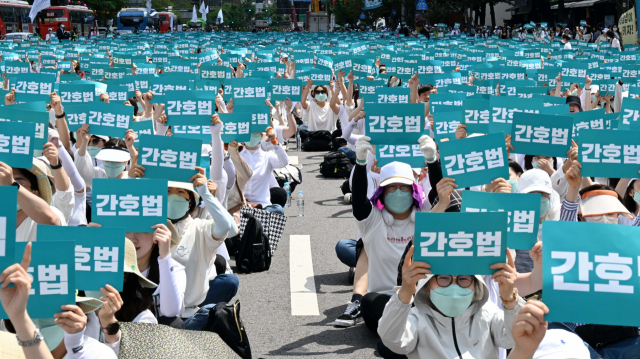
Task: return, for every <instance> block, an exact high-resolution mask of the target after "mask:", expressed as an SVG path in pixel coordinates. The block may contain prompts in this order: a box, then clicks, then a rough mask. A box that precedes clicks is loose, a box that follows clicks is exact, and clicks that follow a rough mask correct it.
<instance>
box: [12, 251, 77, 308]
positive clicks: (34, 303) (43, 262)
mask: <svg viewBox="0 0 640 359" xmlns="http://www.w3.org/2000/svg"><path fill="white" fill-rule="evenodd" d="M74 243H75V242H73V241H57V242H33V243H32V244H31V245H32V247H31V263H29V269H28V270H27V271H28V272H29V274H30V276H31V277H32V278H33V282H31V292H30V293H29V302H28V303H27V312H28V313H29V316H30V317H31V318H32V319H41V318H47V319H51V318H53V315H54V314H55V313H58V312H60V311H61V309H60V307H61V306H63V305H65V304H76V295H75V289H76V286H75V269H74V266H75V264H74V263H75V261H74V258H73V257H74V250H73V249H74V247H75V245H74ZM26 245H27V243H25V242H22V243H16V246H15V253H14V255H15V256H14V263H20V262H22V256H23V254H24V248H25V247H26ZM0 319H9V317H8V316H7V313H5V311H4V310H3V309H2V307H1V306H0Z"/></svg>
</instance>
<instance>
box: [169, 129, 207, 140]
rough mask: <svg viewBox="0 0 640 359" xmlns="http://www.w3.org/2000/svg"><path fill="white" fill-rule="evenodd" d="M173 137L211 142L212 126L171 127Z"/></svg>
mask: <svg viewBox="0 0 640 359" xmlns="http://www.w3.org/2000/svg"><path fill="white" fill-rule="evenodd" d="M171 133H173V137H181V138H193V139H197V140H201V141H202V142H203V143H207V142H211V126H210V125H206V126H197V125H189V126H171Z"/></svg>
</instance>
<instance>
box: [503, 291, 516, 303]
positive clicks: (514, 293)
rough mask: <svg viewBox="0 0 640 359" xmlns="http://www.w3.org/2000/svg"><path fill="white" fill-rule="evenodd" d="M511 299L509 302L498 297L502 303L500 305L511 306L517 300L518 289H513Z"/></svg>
mask: <svg viewBox="0 0 640 359" xmlns="http://www.w3.org/2000/svg"><path fill="white" fill-rule="evenodd" d="M512 295H513V298H512V299H510V300H504V299H503V298H502V297H500V300H501V301H502V304H511V303H513V302H514V301H515V300H516V299H518V289H516V288H513V294H512Z"/></svg>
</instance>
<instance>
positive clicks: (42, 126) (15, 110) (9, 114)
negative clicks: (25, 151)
mask: <svg viewBox="0 0 640 359" xmlns="http://www.w3.org/2000/svg"><path fill="white" fill-rule="evenodd" d="M42 105H44V103H43V102H27V103H21V104H17V105H11V106H4V107H0V122H1V121H10V122H31V123H35V124H36V132H35V133H34V135H33V155H34V156H35V157H39V156H41V155H42V148H43V147H42V146H43V145H44V144H45V143H46V142H47V141H48V140H49V113H47V112H45V111H42V108H43V107H42ZM35 108H38V109H37V110H34V111H31V110H29V109H35Z"/></svg>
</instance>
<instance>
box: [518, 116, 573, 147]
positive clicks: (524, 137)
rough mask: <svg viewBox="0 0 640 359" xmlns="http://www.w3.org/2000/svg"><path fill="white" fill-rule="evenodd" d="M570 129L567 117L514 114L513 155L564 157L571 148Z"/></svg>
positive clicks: (571, 122) (570, 119)
mask: <svg viewBox="0 0 640 359" xmlns="http://www.w3.org/2000/svg"><path fill="white" fill-rule="evenodd" d="M572 127H573V119H572V118H571V117H569V116H553V115H539V114H532V113H515V114H514V115H513V130H512V132H511V144H512V145H513V147H514V149H515V151H514V152H515V153H520V154H535V155H537V156H550V157H565V156H566V155H567V151H568V150H569V148H571V138H572V136H571V129H572Z"/></svg>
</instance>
